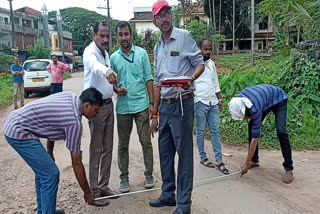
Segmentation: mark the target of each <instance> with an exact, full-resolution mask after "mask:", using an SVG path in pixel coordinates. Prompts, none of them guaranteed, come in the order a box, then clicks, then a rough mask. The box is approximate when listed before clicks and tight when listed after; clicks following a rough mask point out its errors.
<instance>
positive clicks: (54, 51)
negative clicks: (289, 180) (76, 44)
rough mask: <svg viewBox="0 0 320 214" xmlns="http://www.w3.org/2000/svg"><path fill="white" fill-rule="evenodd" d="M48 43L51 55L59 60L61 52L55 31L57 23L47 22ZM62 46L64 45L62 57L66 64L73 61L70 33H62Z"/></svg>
mask: <svg viewBox="0 0 320 214" xmlns="http://www.w3.org/2000/svg"><path fill="white" fill-rule="evenodd" d="M48 29H49V42H50V48H51V55H56V56H58V58H59V60H61V57H62V51H61V46H60V40H59V36H58V30H57V22H56V21H53V20H49V25H48ZM62 37H63V45H64V55H65V59H66V63H71V62H72V61H73V59H74V55H73V45H72V33H71V32H68V31H62Z"/></svg>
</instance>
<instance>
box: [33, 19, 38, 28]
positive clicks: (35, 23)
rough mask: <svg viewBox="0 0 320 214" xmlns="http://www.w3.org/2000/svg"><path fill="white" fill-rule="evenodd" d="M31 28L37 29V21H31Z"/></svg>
mask: <svg viewBox="0 0 320 214" xmlns="http://www.w3.org/2000/svg"><path fill="white" fill-rule="evenodd" d="M33 28H34V29H38V20H33Z"/></svg>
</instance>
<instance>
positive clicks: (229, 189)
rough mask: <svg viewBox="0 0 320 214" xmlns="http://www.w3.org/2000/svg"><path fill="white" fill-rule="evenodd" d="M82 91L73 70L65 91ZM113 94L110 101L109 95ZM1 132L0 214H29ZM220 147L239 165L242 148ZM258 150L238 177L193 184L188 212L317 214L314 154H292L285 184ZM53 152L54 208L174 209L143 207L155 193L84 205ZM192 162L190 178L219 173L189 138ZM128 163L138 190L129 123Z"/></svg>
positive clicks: (29, 187)
mask: <svg viewBox="0 0 320 214" xmlns="http://www.w3.org/2000/svg"><path fill="white" fill-rule="evenodd" d="M82 89H83V77H82V73H76V74H73V78H71V79H68V80H66V81H65V82H64V90H65V91H74V92H75V93H76V94H78V95H79V94H80V93H81V91H82ZM38 98H39V96H38V95H32V97H31V98H28V99H26V102H27V103H28V102H30V101H32V100H35V99H38ZM113 98H114V100H115V96H114V97H113ZM12 110H13V106H8V107H5V108H2V109H1V110H0V120H1V121H2V120H3V119H4V117H5V115H7V114H8V113H9V112H10V111H12ZM82 122H83V126H84V127H83V137H82V150H83V162H84V165H85V168H86V171H87V175H88V153H89V152H88V148H89V139H90V134H89V129H88V123H87V120H86V118H84V117H83V119H82ZM115 127H116V126H115ZM2 130H3V124H2V123H0V213H5V214H7V213H9V214H11V213H12V214H13V213H35V210H36V194H35V188H34V174H33V171H32V170H31V169H30V167H29V166H28V165H26V163H25V162H24V161H23V160H22V159H21V158H20V156H19V155H18V154H17V153H16V152H15V151H14V150H13V149H12V148H11V147H10V146H9V145H8V143H7V142H6V141H5V139H4V136H3V131H2ZM230 131H232V130H230ZM272 134H274V133H272ZM114 137H115V140H114V150H113V162H112V172H111V178H110V187H111V188H112V189H113V190H116V191H118V189H119V183H120V179H119V174H120V173H119V169H118V165H117V144H118V137H117V129H116V128H115V133H114ZM194 140H195V139H194ZM42 142H45V140H42ZM152 142H153V146H154V160H155V161H154V178H155V187H161V183H162V182H161V173H160V168H159V155H158V145H157V136H156V137H155V138H154V139H152ZM205 146H206V151H207V153H208V156H209V158H210V159H211V160H212V159H213V152H212V147H211V144H210V141H206V142H205ZM222 149H223V152H224V153H229V154H232V157H225V156H224V157H223V158H224V162H225V164H226V167H227V168H228V169H229V170H230V171H231V172H236V171H239V168H240V165H241V163H242V162H243V161H244V159H245V157H246V153H247V149H246V148H239V147H232V146H228V145H225V144H223V145H222ZM259 152H260V159H261V160H260V164H261V167H259V168H255V169H252V170H250V171H249V172H248V174H247V175H245V176H244V177H242V178H240V177H239V175H234V176H230V177H228V178H225V179H219V180H215V181H213V182H207V183H202V184H201V185H196V186H195V187H194V190H193V193H192V202H193V203H192V213H196V214H213V213H219V214H238V213H239V214H240V213H242V214H256V213H259V214H270V213H272V214H277V213H279V214H280V213H281V214H282V213H290V214H295V213H297V214H298V213H299V214H302V213H314V214H318V213H320V211H319V210H320V203H319V202H320V152H319V151H302V152H293V161H294V166H295V170H294V182H293V183H292V184H289V185H288V184H284V183H282V182H281V177H282V176H283V169H282V166H281V164H282V156H281V152H280V151H266V150H259ZM54 154H55V159H56V163H57V165H58V167H59V169H60V184H59V190H58V198H57V206H58V207H60V208H64V209H65V211H66V213H72V214H73V213H91V214H93V213H95V214H105V213H115V214H127V213H128V214H137V213H139V214H147V213H156V214H157V213H158V214H160V213H161V214H163V213H172V212H173V211H174V209H175V207H170V208H168V207H163V208H151V207H149V204H148V202H149V200H150V199H154V198H157V197H158V196H159V195H160V191H153V192H148V193H142V194H138V195H132V196H123V197H120V198H119V199H113V200H110V205H109V206H107V207H102V208H97V207H93V206H89V205H86V204H85V203H84V200H83V193H82V191H81V189H80V187H79V185H78V183H77V181H76V179H75V176H74V174H73V169H72V166H71V159H70V153H69V151H68V150H67V148H66V147H65V142H63V141H60V142H56V145H55V150H54ZM194 160H195V161H194V181H199V180H202V179H206V178H212V177H216V176H221V175H222V174H221V173H220V172H219V171H218V170H216V169H211V168H207V167H204V166H202V165H201V164H200V163H199V155H198V150H197V148H196V144H195V141H194ZM129 164H130V165H129V173H130V174H129V179H130V186H131V191H135V190H143V189H144V175H143V171H144V165H143V156H142V149H141V146H140V143H139V141H138V137H137V134H136V130H135V126H134V130H133V131H132V134H131V140H130V163H129Z"/></svg>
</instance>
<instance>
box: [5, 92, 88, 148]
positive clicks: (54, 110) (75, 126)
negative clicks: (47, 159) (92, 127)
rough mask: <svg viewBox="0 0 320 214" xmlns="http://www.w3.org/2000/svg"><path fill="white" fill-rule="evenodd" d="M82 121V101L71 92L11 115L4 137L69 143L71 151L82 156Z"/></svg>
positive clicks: (6, 121)
mask: <svg viewBox="0 0 320 214" xmlns="http://www.w3.org/2000/svg"><path fill="white" fill-rule="evenodd" d="M81 118H82V109H81V103H80V99H79V98H78V97H77V96H76V95H75V94H74V93H72V92H61V93H56V94H53V95H51V96H48V97H45V98H42V99H39V100H36V101H33V102H31V103H29V104H27V105H26V106H24V107H23V108H20V109H18V110H16V111H13V112H11V113H10V114H9V115H8V116H7V117H6V118H5V119H4V121H3V124H4V134H5V135H6V136H8V137H10V138H13V139H17V140H28V139H39V138H47V139H49V140H52V141H57V140H67V145H66V146H67V148H68V149H69V150H70V152H72V153H75V154H80V144H81V136H82V123H81Z"/></svg>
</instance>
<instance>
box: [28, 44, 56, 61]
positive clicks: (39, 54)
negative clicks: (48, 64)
mask: <svg viewBox="0 0 320 214" xmlns="http://www.w3.org/2000/svg"><path fill="white" fill-rule="evenodd" d="M27 50H28V53H29V55H30V56H29V57H28V59H48V58H49V56H50V53H51V50H50V48H46V47H44V42H43V41H42V40H38V41H37V43H36V44H35V45H34V46H32V45H28V46H27Z"/></svg>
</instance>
